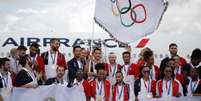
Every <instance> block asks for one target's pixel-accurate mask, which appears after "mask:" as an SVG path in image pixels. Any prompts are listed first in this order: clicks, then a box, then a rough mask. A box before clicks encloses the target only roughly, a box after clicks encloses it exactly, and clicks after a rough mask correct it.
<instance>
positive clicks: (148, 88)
mask: <svg viewBox="0 0 201 101" xmlns="http://www.w3.org/2000/svg"><path fill="white" fill-rule="evenodd" d="M144 86H145V88H146V89H147V91H148V93H149V92H150V80H148V86H147V84H146V82H145V81H144Z"/></svg>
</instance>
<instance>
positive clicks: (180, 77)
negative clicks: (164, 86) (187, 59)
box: [174, 66, 184, 84]
mask: <svg viewBox="0 0 201 101" xmlns="http://www.w3.org/2000/svg"><path fill="white" fill-rule="evenodd" d="M181 68H182V67H181V66H179V67H177V68H175V69H174V75H175V79H176V80H178V81H179V82H180V83H181V84H183V83H184V76H183V75H182V73H181Z"/></svg>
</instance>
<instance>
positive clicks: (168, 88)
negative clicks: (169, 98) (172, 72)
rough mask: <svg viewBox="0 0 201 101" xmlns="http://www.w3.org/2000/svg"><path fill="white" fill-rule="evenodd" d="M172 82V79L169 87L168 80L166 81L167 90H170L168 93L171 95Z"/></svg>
mask: <svg viewBox="0 0 201 101" xmlns="http://www.w3.org/2000/svg"><path fill="white" fill-rule="evenodd" d="M171 84H172V80H171V81H170V83H169V87H168V81H166V90H168V95H170V90H171Z"/></svg>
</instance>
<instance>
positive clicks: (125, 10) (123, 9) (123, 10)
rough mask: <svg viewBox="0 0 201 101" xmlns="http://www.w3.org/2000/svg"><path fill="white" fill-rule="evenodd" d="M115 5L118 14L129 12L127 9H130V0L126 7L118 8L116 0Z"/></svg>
mask: <svg viewBox="0 0 201 101" xmlns="http://www.w3.org/2000/svg"><path fill="white" fill-rule="evenodd" d="M116 6H117V8H118V10H119V13H120V14H125V13H127V12H129V10H130V9H131V0H128V7H123V8H122V9H120V6H119V1H118V0H116Z"/></svg>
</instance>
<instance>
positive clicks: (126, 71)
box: [124, 65, 130, 76]
mask: <svg viewBox="0 0 201 101" xmlns="http://www.w3.org/2000/svg"><path fill="white" fill-rule="evenodd" d="M129 68H130V65H129V66H128V69H127V70H126V66H125V65H124V72H125V73H126V76H127V75H128V71H129Z"/></svg>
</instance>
